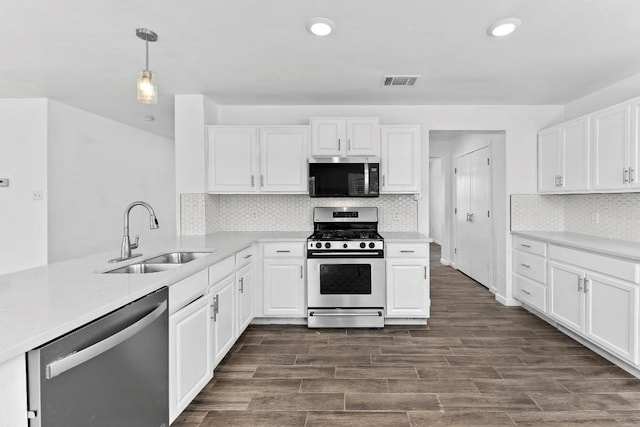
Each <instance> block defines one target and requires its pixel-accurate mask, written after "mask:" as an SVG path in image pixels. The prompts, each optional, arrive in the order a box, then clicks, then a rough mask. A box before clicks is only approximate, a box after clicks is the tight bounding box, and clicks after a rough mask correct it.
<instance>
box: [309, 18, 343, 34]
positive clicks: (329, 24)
mask: <svg viewBox="0 0 640 427" xmlns="http://www.w3.org/2000/svg"><path fill="white" fill-rule="evenodd" d="M335 26H336V24H335V23H334V22H333V21H332V20H331V19H327V18H313V19H310V20H309V22H307V31H309V32H310V33H311V34H313V35H314V36H319V37H323V36H328V35H329V34H331V32H332V31H333V29H334V28H335Z"/></svg>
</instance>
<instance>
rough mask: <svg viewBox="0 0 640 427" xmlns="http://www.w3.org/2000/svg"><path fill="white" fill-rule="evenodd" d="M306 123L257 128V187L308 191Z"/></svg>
mask: <svg viewBox="0 0 640 427" xmlns="http://www.w3.org/2000/svg"><path fill="white" fill-rule="evenodd" d="M308 145H309V128H308V127H307V126H289V127H266V128H260V191H261V192H263V193H271V192H273V193H278V192H287V193H308V192H309V187H308V185H307V180H308V172H307V165H308V163H307V159H308V157H309V148H308Z"/></svg>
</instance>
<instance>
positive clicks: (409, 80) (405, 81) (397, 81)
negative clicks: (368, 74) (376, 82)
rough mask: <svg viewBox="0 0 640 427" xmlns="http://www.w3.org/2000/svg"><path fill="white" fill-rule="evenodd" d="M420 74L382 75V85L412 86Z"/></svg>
mask: <svg viewBox="0 0 640 427" xmlns="http://www.w3.org/2000/svg"><path fill="white" fill-rule="evenodd" d="M418 77H420V76H384V81H383V84H384V86H413V85H414V84H415V83H416V80H418Z"/></svg>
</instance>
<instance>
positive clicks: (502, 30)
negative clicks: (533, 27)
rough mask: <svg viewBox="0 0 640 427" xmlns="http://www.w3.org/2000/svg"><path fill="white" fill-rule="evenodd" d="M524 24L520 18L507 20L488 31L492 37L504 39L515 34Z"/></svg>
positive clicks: (495, 24) (492, 26) (494, 25)
mask: <svg viewBox="0 0 640 427" xmlns="http://www.w3.org/2000/svg"><path fill="white" fill-rule="evenodd" d="M520 24H522V21H520V20H519V19H518V18H506V19H501V20H499V21H496V22H495V23H494V24H493V25H491V26H490V27H489V28H488V29H487V34H489V35H490V36H491V37H504V36H508V35H509V34H511V33H513V32H514V31H515V30H516V29H517V28H518V27H519V26H520Z"/></svg>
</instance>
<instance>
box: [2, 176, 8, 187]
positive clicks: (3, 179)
mask: <svg viewBox="0 0 640 427" xmlns="http://www.w3.org/2000/svg"><path fill="white" fill-rule="evenodd" d="M8 186H9V178H0V187H8Z"/></svg>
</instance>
